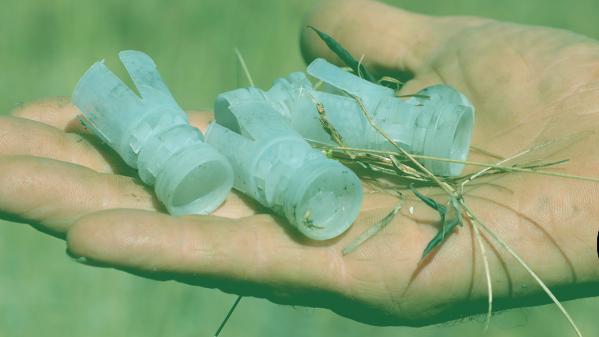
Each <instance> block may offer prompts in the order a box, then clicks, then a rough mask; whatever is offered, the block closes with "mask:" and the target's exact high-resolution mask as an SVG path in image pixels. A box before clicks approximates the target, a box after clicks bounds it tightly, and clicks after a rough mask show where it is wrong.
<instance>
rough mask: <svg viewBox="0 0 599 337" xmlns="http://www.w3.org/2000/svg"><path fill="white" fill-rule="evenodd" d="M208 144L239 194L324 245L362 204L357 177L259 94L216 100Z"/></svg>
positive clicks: (245, 91)
mask: <svg viewBox="0 0 599 337" xmlns="http://www.w3.org/2000/svg"><path fill="white" fill-rule="evenodd" d="M215 119H216V122H215V123H212V124H211V125H210V126H209V128H208V131H207V132H206V142H208V143H209V144H211V145H213V146H214V147H215V148H217V149H218V150H219V151H220V152H221V153H222V154H224V155H225V156H226V157H227V158H228V159H229V160H230V161H231V164H232V166H233V171H234V172H235V183H234V187H235V189H237V190H239V191H241V192H243V193H245V194H247V195H249V196H251V197H252V198H254V199H255V200H257V201H258V202H260V203H261V204H262V205H264V206H266V207H269V208H270V209H272V210H273V211H274V212H276V213H278V214H280V215H282V216H284V217H285V218H286V219H287V220H288V221H289V222H290V223H291V224H292V225H293V226H295V227H296V228H297V229H298V230H299V231H300V232H301V233H303V234H304V235H305V236H307V237H309V238H311V239H314V240H326V239H330V238H333V237H336V236H338V235H339V234H341V233H343V232H345V230H347V229H348V228H349V227H350V226H351V224H352V223H353V222H354V220H355V219H356V217H357V215H358V213H359V211H360V208H361V204H362V187H361V184H360V180H359V179H358V177H357V176H356V175H355V174H354V173H353V172H352V171H351V170H350V169H348V168H347V167H345V166H343V165H342V164H341V163H339V162H337V161H334V160H331V159H328V158H326V157H325V156H324V155H323V154H322V153H321V152H320V151H317V150H314V149H313V148H312V147H311V146H310V145H309V144H308V143H307V142H306V141H305V140H304V139H303V138H302V136H301V135H300V134H299V133H297V132H296V131H295V130H293V129H292V128H291V127H290V126H289V124H288V123H287V122H286V121H285V119H283V118H282V116H281V114H280V113H278V112H277V111H276V110H275V109H274V108H273V107H272V105H271V104H270V103H269V102H268V101H267V99H266V97H265V96H264V95H263V91H261V90H259V89H255V88H249V89H238V90H234V91H231V92H227V93H224V94H221V95H219V96H218V98H217V99H216V104H215Z"/></svg>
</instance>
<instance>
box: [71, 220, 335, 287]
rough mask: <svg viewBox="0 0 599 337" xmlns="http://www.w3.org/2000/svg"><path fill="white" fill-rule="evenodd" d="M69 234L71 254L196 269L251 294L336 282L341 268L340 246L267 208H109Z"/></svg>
mask: <svg viewBox="0 0 599 337" xmlns="http://www.w3.org/2000/svg"><path fill="white" fill-rule="evenodd" d="M67 238H68V249H69V252H70V253H71V254H73V255H75V256H81V257H85V258H86V259H89V260H91V261H94V262H100V263H102V264H108V265H111V266H115V267H117V268H121V269H128V270H135V271H141V272H151V273H168V274H174V275H188V276H189V275H191V276H193V279H194V280H193V281H192V282H194V283H196V284H200V285H203V286H210V287H213V286H218V287H219V288H222V289H223V290H226V291H235V292H240V291H241V292H246V294H247V295H254V296H269V295H266V293H269V294H270V296H273V295H272V294H273V293H276V292H279V293H280V292H289V291H291V290H290V289H296V290H297V289H301V288H304V289H305V288H312V289H318V290H321V291H326V290H329V289H337V286H338V284H337V282H338V279H339V278H338V276H339V275H340V273H342V272H343V268H344V267H343V261H342V257H341V254H340V252H339V250H338V249H335V248H333V247H331V246H312V247H310V246H306V244H305V243H303V244H302V242H301V241H300V240H294V239H293V238H292V237H291V236H290V235H289V233H288V232H287V231H286V229H285V227H283V226H282V225H281V224H279V223H278V222H277V221H276V220H275V218H273V217H272V216H264V215H260V216H251V217H247V218H243V219H238V220H230V219H224V218H220V217H214V216H187V217H180V218H175V217H170V216H167V215H163V214H159V213H155V212H147V211H140V210H122V209H121V210H111V211H104V212H98V213H95V214H91V215H88V216H86V217H84V218H81V219H80V220H79V221H78V222H77V223H76V224H75V225H74V226H73V227H72V228H71V229H70V230H69V232H68V236H67ZM298 271H301V273H299V272H298ZM229 286H231V287H233V288H228V287H229ZM266 289H269V290H266ZM274 296H275V297H276V296H280V294H279V295H274Z"/></svg>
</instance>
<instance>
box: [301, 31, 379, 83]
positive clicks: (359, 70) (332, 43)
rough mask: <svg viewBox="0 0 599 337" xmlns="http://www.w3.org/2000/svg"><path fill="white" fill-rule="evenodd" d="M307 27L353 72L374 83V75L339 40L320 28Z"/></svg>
mask: <svg viewBox="0 0 599 337" xmlns="http://www.w3.org/2000/svg"><path fill="white" fill-rule="evenodd" d="M307 28H310V29H312V30H313V31H314V32H316V34H318V37H320V39H321V40H322V41H323V42H324V43H325V44H326V45H327V47H329V49H330V50H331V51H332V52H333V53H335V55H337V57H339V58H340V59H341V61H343V63H345V65H347V66H348V67H350V68H351V69H352V71H353V72H354V74H358V75H362V76H364V79H366V80H368V81H370V82H373V83H376V80H375V79H374V76H372V74H371V73H370V72H369V71H368V70H367V69H366V67H365V66H364V65H363V64H362V63H361V62H360V61H357V60H356V59H355V58H354V57H353V56H352V54H351V53H350V52H349V51H348V50H347V49H345V48H344V47H343V46H342V45H341V44H340V43H339V42H337V41H336V40H335V39H334V38H333V37H332V36H330V35H329V34H327V33H324V32H321V31H320V30H318V29H316V28H314V27H313V26H308V27H307Z"/></svg>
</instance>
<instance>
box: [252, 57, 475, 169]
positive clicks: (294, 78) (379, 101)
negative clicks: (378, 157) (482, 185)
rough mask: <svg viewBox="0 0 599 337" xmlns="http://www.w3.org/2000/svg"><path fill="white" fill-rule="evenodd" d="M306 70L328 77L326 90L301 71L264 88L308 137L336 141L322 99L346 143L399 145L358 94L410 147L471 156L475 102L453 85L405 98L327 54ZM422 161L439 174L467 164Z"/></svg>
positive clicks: (374, 146) (410, 149) (435, 153)
mask: <svg viewBox="0 0 599 337" xmlns="http://www.w3.org/2000/svg"><path fill="white" fill-rule="evenodd" d="M307 71H308V73H309V74H310V75H312V76H314V77H315V78H317V79H319V80H321V81H323V82H324V83H326V86H325V91H318V90H315V89H314V87H313V86H312V84H311V83H310V81H309V80H308V78H307V76H306V75H305V74H304V73H301V72H297V73H292V74H290V75H289V76H288V77H287V78H282V79H279V80H277V81H275V83H274V85H273V87H272V88H271V89H270V90H269V91H268V92H266V93H265V94H264V95H265V96H266V97H267V98H268V100H269V101H270V102H271V104H272V105H273V107H275V109H276V110H277V111H279V112H280V114H281V115H282V116H283V117H284V118H285V119H286V120H287V121H288V122H289V123H290V124H291V125H292V126H293V128H295V129H296V130H297V131H298V132H299V133H301V134H302V135H303V136H304V137H305V138H307V139H311V140H315V141H318V142H322V143H325V144H331V145H335V143H334V141H333V140H332V139H331V137H330V135H329V134H328V133H327V132H326V131H325V129H324V128H323V127H322V125H321V123H320V119H319V116H318V112H317V110H316V108H315V102H319V103H321V104H322V105H323V106H324V108H325V111H326V114H327V118H328V120H329V121H330V122H331V124H332V125H333V126H334V127H335V129H336V130H337V131H338V132H339V134H340V135H341V136H342V138H343V140H344V142H345V144H346V145H347V146H350V147H355V148H366V149H378V150H389V151H395V148H394V147H393V146H392V144H390V143H389V142H388V141H387V140H386V139H385V138H384V137H383V136H382V135H381V134H380V133H379V132H378V131H377V130H376V129H374V128H373V127H372V126H371V125H370V124H369V123H368V121H367V119H366V117H365V116H364V111H363V110H362V108H361V107H360V106H359V104H358V103H357V101H356V100H355V98H354V97H352V96H356V97H359V99H360V101H361V102H362V103H363V104H364V107H365V108H366V109H367V111H368V113H369V114H370V115H371V116H372V118H373V119H374V121H375V122H376V124H377V125H378V126H379V127H380V128H381V129H383V130H384V131H385V133H386V134H387V135H389V136H390V137H391V138H392V139H393V140H394V141H395V142H396V143H398V144H399V145H400V146H402V147H404V149H405V150H406V151H408V152H410V153H413V154H419V155H425V156H431V157H441V158H448V159H453V160H466V158H467V157H468V151H469V147H470V140H471V138H472V129H473V125H474V107H473V106H472V104H471V103H470V102H469V101H468V99H467V98H466V97H465V96H464V95H462V94H461V93H460V92H458V91H457V90H455V89H453V88H452V87H450V86H447V85H434V86H431V87H428V88H425V89H423V90H421V91H419V92H418V93H417V94H415V95H413V96H412V97H410V98H409V99H402V98H400V97H397V96H396V94H395V91H394V90H392V89H390V88H387V87H384V86H381V85H377V84H374V83H371V82H368V81H366V80H364V79H362V78H360V77H358V76H355V75H353V74H351V73H349V72H347V71H345V70H343V69H341V68H339V67H337V66H335V65H332V64H330V63H329V62H327V61H325V60H324V59H316V60H315V61H313V62H312V63H311V64H310V65H309V66H308V70H307ZM422 163H423V165H424V166H425V167H426V168H428V169H429V170H431V172H433V173H434V174H436V175H441V176H458V175H459V174H460V173H461V172H462V170H463V167H464V165H463V164H461V163H448V162H443V161H436V160H426V159H424V160H422Z"/></svg>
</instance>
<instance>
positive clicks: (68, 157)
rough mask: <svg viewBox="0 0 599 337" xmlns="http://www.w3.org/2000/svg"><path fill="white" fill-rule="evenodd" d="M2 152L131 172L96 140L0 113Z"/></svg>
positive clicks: (98, 168) (0, 148)
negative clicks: (0, 114)
mask: <svg viewBox="0 0 599 337" xmlns="http://www.w3.org/2000/svg"><path fill="white" fill-rule="evenodd" d="M52 122H56V120H53V121H52ZM54 124H55V125H56V123H54ZM0 155H28V156H35V157H44V158H50V159H55V160H60V161H65V162H69V163H73V164H78V165H82V166H85V167H88V168H91V169H93V170H96V171H98V172H105V173H113V172H119V173H123V174H127V175H131V174H132V172H131V169H130V168H128V167H127V165H126V164H125V163H124V162H123V161H122V160H121V159H120V158H119V157H118V155H117V154H116V153H115V152H113V151H111V150H110V149H108V148H107V147H105V146H103V145H101V144H100V143H99V141H97V139H95V138H92V137H86V136H81V135H77V134H72V133H65V132H63V131H61V130H59V129H57V128H55V127H53V126H51V125H49V124H44V123H43V122H41V121H40V122H38V121H34V120H28V119H24V118H19V117H12V116H0Z"/></svg>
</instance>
